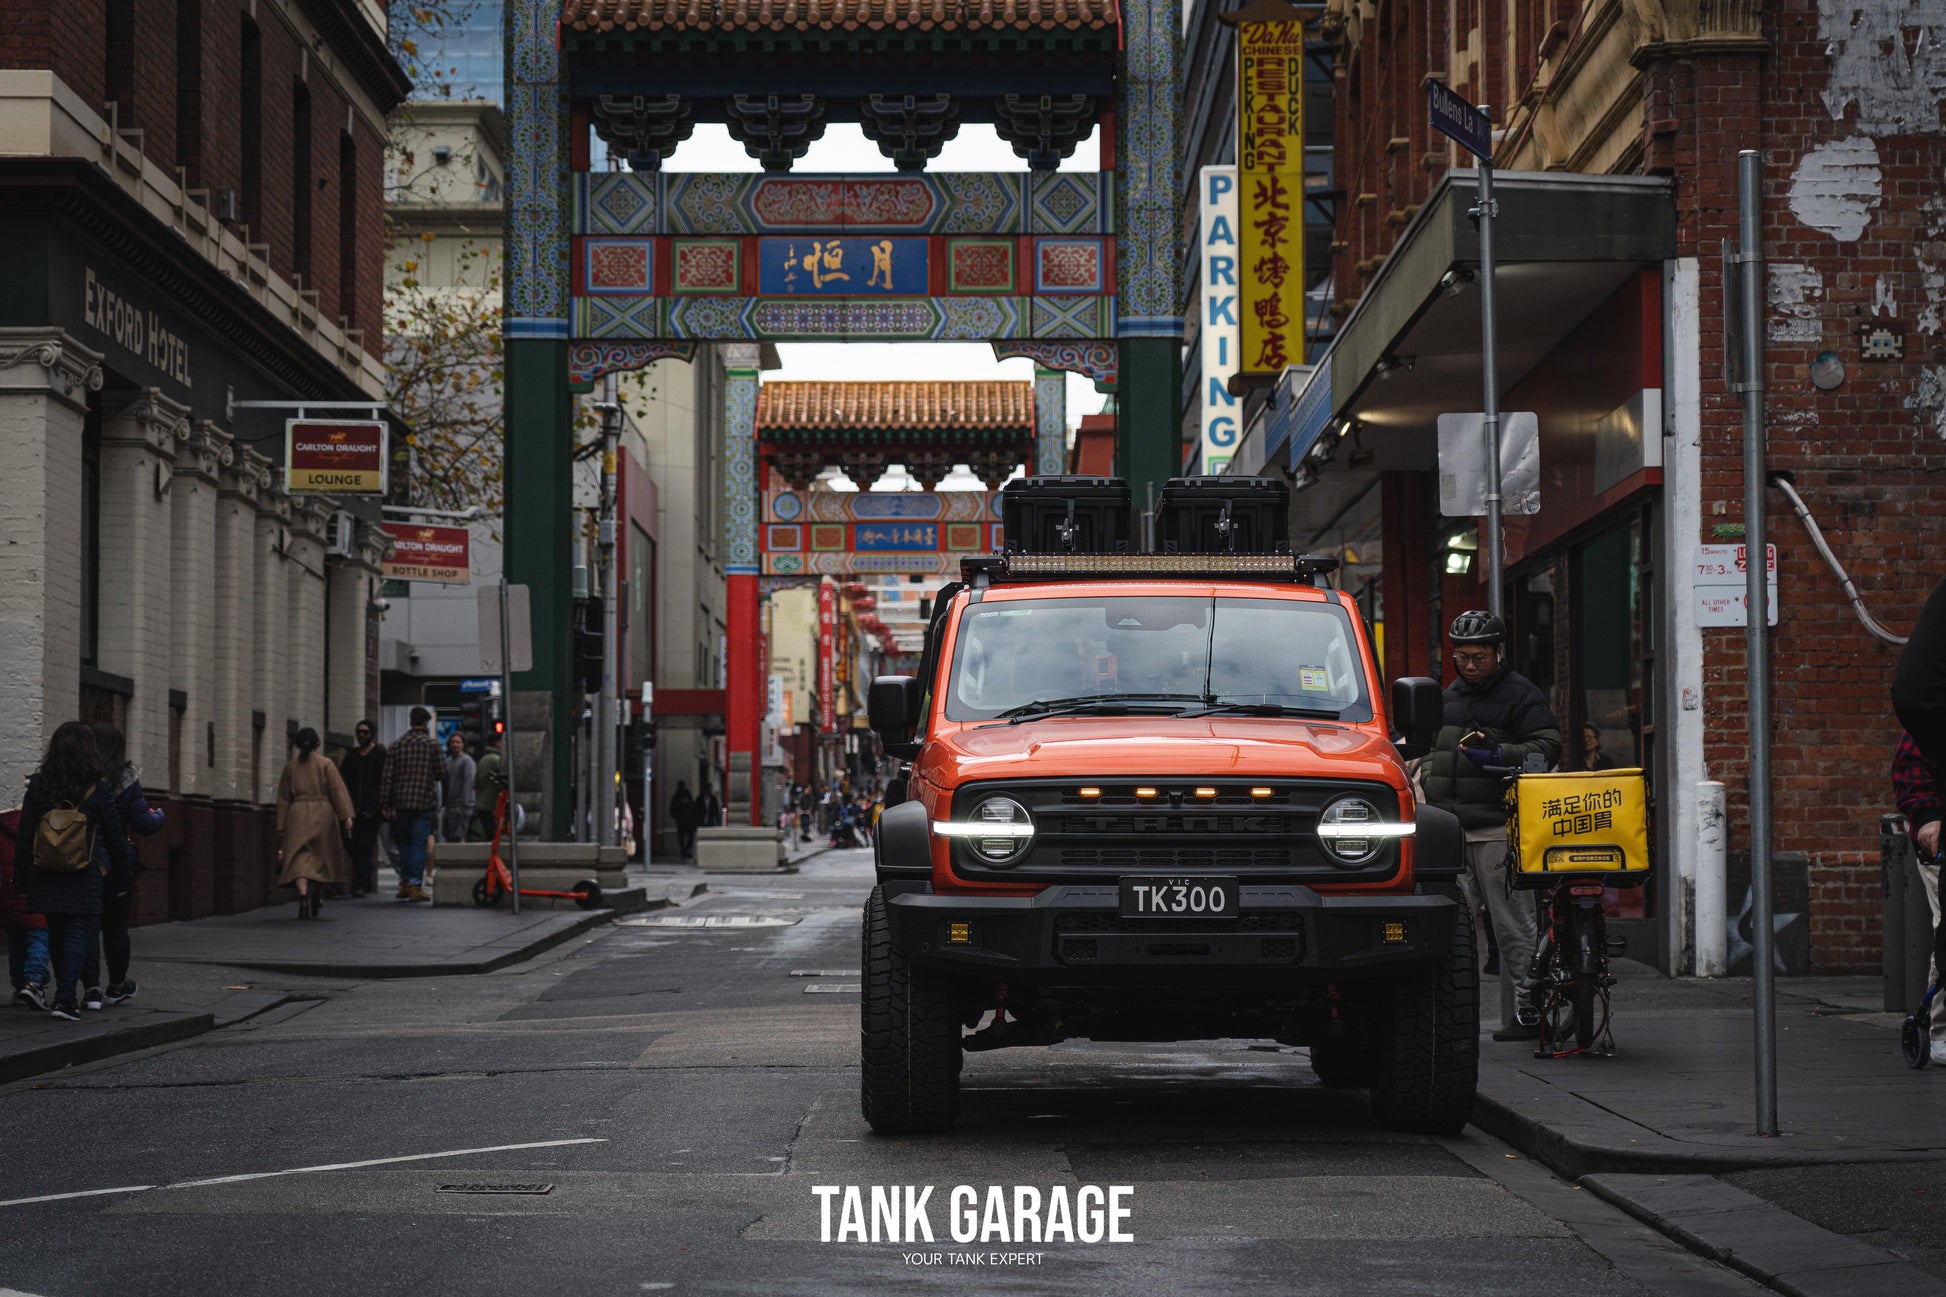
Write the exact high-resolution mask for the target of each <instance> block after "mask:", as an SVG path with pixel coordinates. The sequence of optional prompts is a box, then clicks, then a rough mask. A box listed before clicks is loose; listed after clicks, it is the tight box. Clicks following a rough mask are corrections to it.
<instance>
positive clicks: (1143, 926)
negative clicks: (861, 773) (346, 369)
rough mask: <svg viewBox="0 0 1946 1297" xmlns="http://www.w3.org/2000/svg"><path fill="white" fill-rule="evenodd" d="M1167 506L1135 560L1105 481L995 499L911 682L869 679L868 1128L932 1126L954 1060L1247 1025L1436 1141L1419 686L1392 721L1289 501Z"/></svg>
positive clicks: (1472, 976) (1432, 848)
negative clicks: (878, 748)
mask: <svg viewBox="0 0 1946 1297" xmlns="http://www.w3.org/2000/svg"><path fill="white" fill-rule="evenodd" d="M1158 506H1159V507H1158V509H1157V513H1156V519H1155V525H1156V534H1157V537H1158V543H1157V545H1156V551H1157V552H1147V553H1143V552H1132V551H1133V546H1132V545H1131V544H1130V541H1129V537H1128V534H1127V533H1128V520H1129V517H1130V514H1129V509H1128V491H1127V487H1126V485H1125V484H1123V483H1122V482H1120V481H1119V480H1117V479H1107V478H1078V477H1060V478H1028V479H1023V480H1020V481H1016V482H1014V483H1012V484H1010V485H1009V486H1008V487H1007V489H1006V490H1005V492H1004V493H1003V495H1002V507H1003V518H1004V520H1005V525H1006V535H1007V552H1005V553H1004V554H1001V555H996V556H993V557H991V558H980V559H969V560H967V561H966V562H965V563H964V564H963V570H962V577H963V580H962V581H961V582H959V583H957V584H954V585H949V586H948V587H947V588H946V589H945V590H943V591H942V592H941V593H940V596H939V598H938V600H937V601H936V604H935V609H934V612H933V616H932V620H931V624H930V626H929V627H928V631H927V636H926V642H925V649H924V654H923V657H922V659H921V664H920V670H919V674H918V676H916V677H914V676H882V677H880V678H879V679H877V680H875V681H874V682H873V683H872V688H871V693H870V699H869V708H870V713H871V721H872V725H873V727H874V729H876V730H877V731H878V733H879V736H880V740H881V742H882V744H883V746H884V747H885V749H886V751H887V752H888V753H889V754H890V755H893V756H898V757H902V758H905V759H906V760H907V761H909V762H910V766H909V770H908V772H907V774H906V776H905V777H904V778H903V779H900V780H894V781H893V785H892V789H891V795H890V796H888V798H887V803H888V805H887V809H886V810H885V812H884V814H883V816H882V817H881V819H880V823H879V830H878V834H877V837H876V840H875V844H874V854H875V865H876V871H877V886H875V887H874V888H873V889H872V893H871V898H870V900H869V901H868V902H867V904H866V907H865V915H864V951H863V959H864V962H863V970H864V989H863V1006H862V1033H861V1042H860V1048H861V1063H862V1071H863V1079H862V1085H861V1099H862V1103H863V1108H864V1114H865V1117H866V1119H867V1121H869V1122H870V1124H871V1126H872V1128H873V1129H874V1130H876V1131H878V1132H880V1133H894V1132H912V1131H927V1130H938V1129H942V1128H944V1127H946V1126H948V1125H950V1124H951V1123H952V1121H953V1120H954V1118H955V1116H956V1115H957V1112H958V1106H959V1077H960V1065H961V1060H962V1056H963V1053H964V1052H965V1051H968V1050H982V1049H991V1048H1000V1047H1006V1046H1015V1045H1047V1044H1052V1043H1055V1042H1057V1041H1060V1040H1064V1039H1068V1038H1074V1037H1079V1038H1086V1039H1092V1040H1105V1041H1177V1040H1208V1039H1217V1038H1263V1037H1268V1038H1271V1039H1275V1040H1278V1041H1281V1042H1284V1043H1287V1044H1293V1045H1306V1046H1309V1047H1310V1051H1311V1061H1312V1066H1313V1068H1314V1069H1315V1070H1316V1072H1317V1074H1318V1076H1319V1078H1320V1079H1321V1080H1322V1081H1324V1082H1325V1083H1326V1084H1328V1085H1348V1086H1363V1087H1368V1088H1369V1089H1370V1091H1371V1102H1372V1110H1373V1113H1374V1115H1375V1116H1376V1117H1377V1119H1378V1120H1379V1122H1380V1123H1382V1124H1383V1125H1385V1126H1388V1127H1391V1128H1394V1129H1401V1130H1414V1131H1428V1132H1439V1133H1456V1132H1457V1131H1458V1130H1459V1129H1460V1128H1461V1127H1462V1126H1463V1125H1464V1124H1465V1122H1466V1119H1467V1116H1468V1113H1469V1112H1470V1110H1471V1107H1472V1103H1473V1092H1474V1084H1475V1079H1476V1074H1477V1070H1478V1054H1479V1036H1478V1030H1479V1005H1478V985H1477V974H1476V971H1475V963H1474V957H1473V928H1472V923H1471V920H1470V917H1469V915H1468V913H1467V910H1466V906H1465V904H1464V902H1463V901H1462V900H1461V899H1460V894H1459V891H1458V888H1457V885H1456V880H1457V876H1458V872H1459V869H1460V867H1461V860H1462V835H1461V832H1460V828H1459V824H1458V821H1457V820H1456V819H1455V818H1454V817H1453V816H1452V815H1450V814H1448V813H1446V812H1444V811H1441V810H1438V809H1437V808H1433V807H1428V806H1423V805H1419V804H1417V803H1416V801H1415V799H1414V797H1413V794H1412V790H1411V786H1410V784H1409V782H1408V781H1407V778H1406V772H1405V767H1404V764H1403V760H1404V758H1405V757H1407V756H1410V755H1413V754H1415V752H1416V751H1422V750H1423V746H1422V745H1423V742H1424V739H1425V737H1426V736H1428V735H1430V734H1431V732H1432V731H1433V730H1435V729H1436V728H1437V726H1438V723H1439V717H1440V711H1441V696H1440V689H1439V685H1438V682H1436V681H1433V680H1428V679H1402V680H1398V681H1395V682H1393V687H1392V697H1391V700H1390V701H1391V705H1390V707H1389V708H1388V707H1387V705H1386V700H1385V697H1384V691H1383V689H1382V688H1381V684H1380V675H1379V670H1378V667H1377V664H1376V663H1375V661H1374V659H1373V653H1372V645H1371V638H1370V636H1369V635H1368V633H1367V630H1366V627H1365V625H1364V622H1363V620H1362V619H1361V617H1360V615H1359V611H1358V607H1357V605H1356V604H1355V603H1354V602H1353V601H1352V600H1351V598H1350V597H1349V596H1348V595H1346V594H1344V593H1343V592H1341V591H1335V590H1332V589H1329V588H1328V587H1326V585H1325V584H1324V582H1325V578H1326V577H1327V576H1328V575H1329V574H1330V573H1331V572H1332V571H1334V570H1335V568H1336V561H1335V560H1332V559H1324V558H1317V557H1314V556H1310V555H1292V554H1291V553H1290V552H1289V550H1288V547H1287V546H1286V545H1285V543H1284V540H1283V538H1284V536H1285V534H1286V531H1287V522H1286V519H1287V517H1288V495H1287V491H1286V488H1285V487H1284V485H1283V484H1282V483H1281V482H1278V481H1276V480H1275V479H1258V478H1229V477H1212V478H1179V479H1175V480H1173V481H1171V482H1170V483H1169V484H1168V485H1167V487H1166V488H1165V489H1164V491H1163V492H1162V495H1161V497H1160V499H1159V502H1158ZM1415 739H1417V740H1419V744H1418V745H1415V743H1414V742H1413V740H1415ZM969 1031H970V1032H971V1034H968V1032H969Z"/></svg>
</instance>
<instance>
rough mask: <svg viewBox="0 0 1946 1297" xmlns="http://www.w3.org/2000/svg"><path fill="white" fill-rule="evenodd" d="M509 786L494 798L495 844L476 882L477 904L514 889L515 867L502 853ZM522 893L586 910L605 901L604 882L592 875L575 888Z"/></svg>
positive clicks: (497, 900)
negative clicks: (502, 857) (602, 886)
mask: <svg viewBox="0 0 1946 1297" xmlns="http://www.w3.org/2000/svg"><path fill="white" fill-rule="evenodd" d="M508 832H509V827H508V823H507V790H506V789H505V788H502V789H501V790H500V793H499V796H497V797H495V798H494V799H493V847H492V849H491V850H489V851H488V852H487V868H486V877H484V878H482V879H481V880H480V881H479V882H477V883H475V884H473V904H475V905H479V906H485V907H488V908H491V907H493V906H497V905H499V904H500V898H501V897H503V896H506V895H507V894H509V893H510V892H512V891H513V890H514V876H513V871H512V870H511V869H509V868H508V867H507V862H506V861H505V860H503V859H501V857H500V840H501V839H502V838H503V837H505V836H506V835H507V833H508ZM520 894H521V895H522V896H545V897H548V898H550V899H552V900H560V901H573V902H574V903H575V904H576V905H578V906H580V907H581V908H582V909H584V910H592V909H594V908H595V907H596V906H598V905H600V904H601V884H600V883H598V882H596V881H595V880H594V879H592V878H584V879H582V880H581V881H580V882H578V883H576V884H575V885H574V890H573V891H571V892H550V891H545V890H543V889H541V888H535V887H523V888H521V889H520Z"/></svg>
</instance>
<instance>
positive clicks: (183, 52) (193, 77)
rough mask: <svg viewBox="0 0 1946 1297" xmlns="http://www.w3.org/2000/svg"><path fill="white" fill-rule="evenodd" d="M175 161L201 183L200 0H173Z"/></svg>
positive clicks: (194, 184) (190, 182)
mask: <svg viewBox="0 0 1946 1297" xmlns="http://www.w3.org/2000/svg"><path fill="white" fill-rule="evenodd" d="M176 165H177V166H179V167H181V168H182V169H183V173H184V178H185V180H186V181H187V187H188V188H190V189H200V188H202V187H203V0H176Z"/></svg>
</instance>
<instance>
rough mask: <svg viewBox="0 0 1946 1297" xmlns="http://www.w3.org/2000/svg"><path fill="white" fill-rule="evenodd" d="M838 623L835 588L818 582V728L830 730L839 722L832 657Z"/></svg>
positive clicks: (828, 731)
mask: <svg viewBox="0 0 1946 1297" xmlns="http://www.w3.org/2000/svg"><path fill="white" fill-rule="evenodd" d="M837 627H838V588H837V587H836V586H834V585H832V584H831V582H829V581H820V582H818V729H819V730H821V731H822V732H824V733H826V734H829V733H831V732H832V731H833V730H834V729H836V728H837V726H838V713H837V694H838V690H837V673H836V666H837V664H836V663H835V662H834V661H833V657H834V654H835V650H836V645H835V643H834V640H835V638H836V632H837Z"/></svg>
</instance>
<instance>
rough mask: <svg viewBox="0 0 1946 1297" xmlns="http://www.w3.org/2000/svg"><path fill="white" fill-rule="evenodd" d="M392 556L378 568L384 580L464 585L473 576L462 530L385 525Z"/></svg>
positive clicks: (468, 538)
mask: <svg viewBox="0 0 1946 1297" xmlns="http://www.w3.org/2000/svg"><path fill="white" fill-rule="evenodd" d="M384 526H385V534H386V535H388V536H390V537H391V538H392V557H390V558H388V559H386V560H385V563H384V566H383V568H382V569H381V571H382V574H383V575H384V577H385V579H386V580H388V581H445V582H449V583H452V584H458V585H464V584H466V582H467V581H468V580H470V579H471V577H472V574H473V559H472V553H471V550H470V549H469V548H468V546H469V544H470V542H471V540H472V535H471V533H469V532H468V531H467V530H466V528H464V527H422V526H420V525H419V524H417V523H405V522H388V523H386V524H384Z"/></svg>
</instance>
